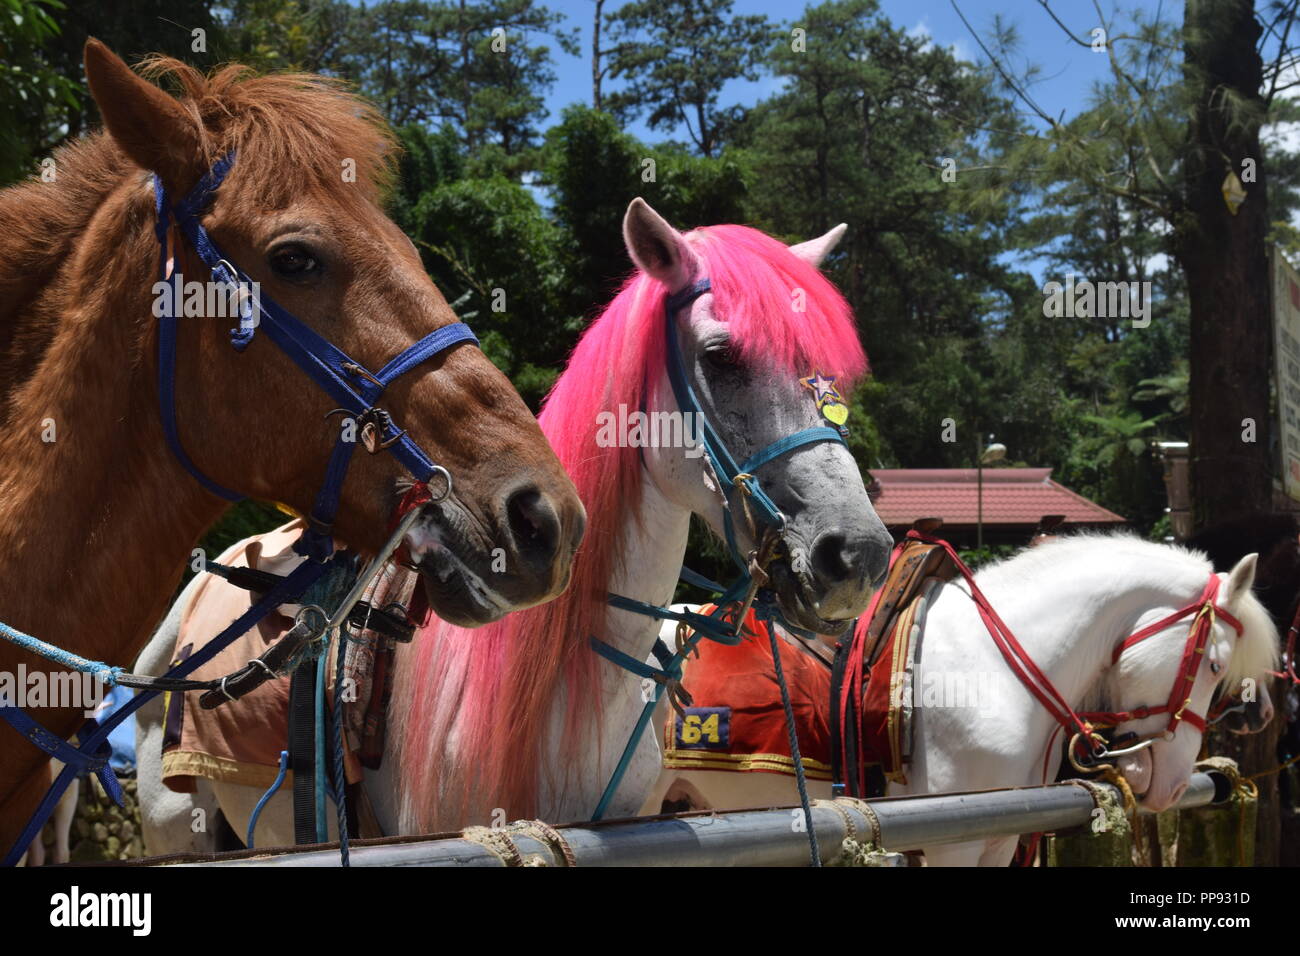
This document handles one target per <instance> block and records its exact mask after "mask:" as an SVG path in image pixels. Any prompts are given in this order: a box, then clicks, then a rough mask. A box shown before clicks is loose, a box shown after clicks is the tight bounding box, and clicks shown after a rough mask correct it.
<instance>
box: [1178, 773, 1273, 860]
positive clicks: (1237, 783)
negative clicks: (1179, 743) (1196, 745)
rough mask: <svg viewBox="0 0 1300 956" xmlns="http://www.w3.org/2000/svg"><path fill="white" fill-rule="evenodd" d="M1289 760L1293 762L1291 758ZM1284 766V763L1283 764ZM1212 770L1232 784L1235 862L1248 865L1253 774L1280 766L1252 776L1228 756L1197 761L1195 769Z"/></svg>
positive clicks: (1254, 789) (1256, 792)
mask: <svg viewBox="0 0 1300 956" xmlns="http://www.w3.org/2000/svg"><path fill="white" fill-rule="evenodd" d="M1291 762H1294V760H1292V761H1291ZM1283 766H1285V764H1284V765H1283ZM1202 768H1204V769H1206V770H1213V771H1216V772H1218V773H1221V774H1223V775H1224V776H1225V777H1227V778H1228V782H1229V783H1231V784H1232V796H1231V797H1230V798H1229V799H1230V800H1232V801H1233V802H1234V803H1236V804H1237V811H1238V812H1237V864H1238V865H1239V866H1250V862H1249V861H1248V860H1247V859H1246V819H1247V816H1248V815H1249V804H1250V801H1252V800H1254V801H1256V802H1258V800H1259V788H1258V787H1257V786H1255V776H1266V775H1267V774H1268V773H1275V772H1276V771H1277V770H1280V769H1281V767H1278V768H1276V769H1275V770H1270V771H1266V773H1264V774H1255V775H1254V776H1250V777H1244V776H1242V774H1241V770H1240V769H1239V768H1238V767H1237V762H1236V761H1235V760H1232V759H1230V758H1228V757H1207V758H1206V759H1205V760H1200V761H1197V763H1196V769H1197V770H1200V769H1202Z"/></svg>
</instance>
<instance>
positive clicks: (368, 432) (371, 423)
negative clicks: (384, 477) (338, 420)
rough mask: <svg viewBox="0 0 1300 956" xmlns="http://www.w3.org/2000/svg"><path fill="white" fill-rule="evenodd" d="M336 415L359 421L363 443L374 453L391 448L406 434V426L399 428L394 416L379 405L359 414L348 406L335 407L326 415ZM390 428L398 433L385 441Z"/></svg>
mask: <svg viewBox="0 0 1300 956" xmlns="http://www.w3.org/2000/svg"><path fill="white" fill-rule="evenodd" d="M334 415H346V416H347V417H349V418H351V419H352V420H353V421H355V422H356V423H357V425H358V426H359V427H360V434H361V444H362V445H364V446H365V449H366V451H368V452H370V454H372V455H377V454H379V452H381V451H383V450H384V449H386V448H391V447H392V446H393V445H395V444H397V443H398V442H399V441H400V440H401V439H402V436H404V435H405V434H406V430H405V429H404V428H398V427H397V426H396V425H394V424H393V416H392V415H390V414H388V412H387V411H385V410H384V409H382V408H380V407H379V406H378V405H371V406H370V407H369V408H367V409H366V410H365V411H363V412H361V413H359V414H354V413H353V412H351V411H349V410H348V409H346V408H335V409H333V410H331V411H329V412H327V413H326V414H325V417H326V418H327V419H328V418H331V417H333V416H334ZM390 428H391V429H394V430H395V431H396V432H397V434H395V435H394V436H393V437H392V438H389V439H387V440H386V441H385V440H384V439H383V435H384V433H385V432H387V431H388V430H389V429H390Z"/></svg>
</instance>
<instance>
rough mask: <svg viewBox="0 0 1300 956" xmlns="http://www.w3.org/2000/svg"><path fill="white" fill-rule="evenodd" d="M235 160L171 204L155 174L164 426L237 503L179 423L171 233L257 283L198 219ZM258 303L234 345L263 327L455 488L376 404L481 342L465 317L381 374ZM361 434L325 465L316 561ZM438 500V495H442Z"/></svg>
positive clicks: (390, 447)
mask: <svg viewBox="0 0 1300 956" xmlns="http://www.w3.org/2000/svg"><path fill="white" fill-rule="evenodd" d="M234 161H235V154H234V152H230V153H228V154H226V155H225V156H224V157H222V158H221V159H220V160H218V161H217V162H216V163H215V164H214V165H213V167H212V169H211V170H209V171H208V173H207V174H206V175H204V177H203V178H202V179H200V180H199V182H198V183H197V184H196V185H195V186H194V188H193V189H192V190H191V191H190V193H189V195H187V196H186V197H185V198H184V199H182V200H181V201H180V202H178V203H175V204H174V205H173V206H170V207H169V206H168V203H167V195H166V191H165V190H164V188H163V184H162V180H161V179H159V178H158V177H157V176H156V175H155V176H154V210H155V212H156V213H157V223H156V225H155V232H156V234H157V237H158V246H159V253H158V261H159V277H160V279H161V280H162V281H163V282H168V281H170V282H172V283H173V293H174V294H173V295H172V296H171V303H172V307H171V308H170V309H166V310H164V312H165V314H164V315H162V316H161V317H160V319H159V335H158V403H159V406H160V408H161V411H162V422H163V431H164V433H165V434H166V436H167V444H168V445H169V446H170V447H171V450H172V453H173V454H174V455H175V456H176V458H177V460H178V461H180V463H181V464H182V465H184V466H185V468H186V470H187V471H189V473H190V474H191V475H193V476H194V477H195V478H196V479H197V480H198V481H199V483H200V484H202V485H203V487H205V488H207V489H208V490H209V491H211V492H212V493H213V494H216V495H219V496H221V497H222V498H226V499H228V500H230V501H238V500H240V498H241V497H242V495H239V494H237V493H236V492H233V491H230V490H228V489H227V488H224V487H223V486H221V485H220V484H218V483H217V482H215V481H213V480H212V479H211V478H209V477H208V476H207V475H205V474H203V472H201V471H200V470H199V469H198V468H197V467H196V466H195V465H194V463H193V462H192V461H191V460H190V457H189V456H188V455H187V454H186V453H185V449H184V447H183V446H182V444H181V440H180V434H179V432H178V430H177V427H176V398H175V390H176V303H178V302H179V301H180V298H181V297H180V294H179V289H177V287H176V283H177V280H178V278H179V272H177V273H176V274H173V275H168V267H169V264H168V254H167V253H168V241H167V235H168V232H169V230H170V228H171V224H172V222H174V223H175V224H176V225H177V226H178V227H180V229H181V231H182V232H183V233H184V234H185V235H186V236H187V237H188V238H189V240H190V243H191V244H192V245H193V246H194V250H195V251H196V252H197V253H198V255H199V258H200V259H202V260H203V262H204V264H205V265H207V267H208V268H209V269H210V270H211V272H212V278H213V280H214V281H217V282H225V283H233V284H245V283H249V282H251V281H252V280H251V279H249V277H248V275H247V274H246V273H244V272H242V271H241V270H240V269H239V268H238V267H237V266H235V265H234V264H232V263H231V261H230V259H229V258H227V257H226V255H225V254H224V253H223V252H222V251H221V249H220V248H219V247H218V246H217V244H216V243H215V242H213V241H212V237H211V236H209V235H208V232H207V230H206V229H204V228H203V224H202V223H201V222H200V221H199V217H200V215H201V214H202V213H203V212H204V211H205V210H206V208H207V206H208V204H209V202H210V201H211V199H212V196H213V195H214V194H215V193H216V191H217V189H218V188H219V187H220V186H221V182H222V180H224V179H225V178H226V174H227V173H229V172H230V168H231V166H232V165H233V164H234ZM257 304H258V311H260V313H261V314H260V316H257V315H254V314H253V300H252V299H249V298H245V299H243V300H242V304H241V315H240V322H239V327H238V328H235V329H231V330H230V344H231V345H232V346H234V348H235V350H236V351H240V352H242V351H243V350H244V349H245V348H247V347H248V345H249V343H250V342H252V340H253V336H254V334H255V333H256V331H257V329H258V328H261V329H262V330H263V332H264V334H265V335H266V336H267V338H269V339H270V340H271V341H272V342H274V343H275V344H276V345H277V346H278V347H279V348H280V350H281V351H282V352H284V353H285V354H286V355H287V356H289V358H291V359H293V361H294V363H295V364H297V366H298V367H299V368H301V369H302V370H303V372H305V373H306V374H307V377H308V378H310V379H311V380H312V381H313V382H315V383H316V384H317V385H319V386H320V387H321V388H322V389H324V390H325V392H326V393H327V394H328V395H329V396H330V398H332V399H333V400H334V401H336V402H338V403H339V406H340V408H341V410H342V411H344V412H345V413H346V414H347V415H348V416H349V417H351V418H352V419H354V420H355V422H356V424H357V426H358V428H360V427H361V426H363V425H369V426H371V427H373V429H374V431H375V433H376V441H377V446H378V447H379V448H382V449H384V450H387V451H388V452H389V453H391V454H392V455H393V457H395V458H396V459H397V460H398V461H399V462H401V464H402V465H403V467H405V468H406V470H407V471H409V472H410V473H411V475H412V477H414V478H415V479H416V480H417V481H421V482H427V481H428V480H429V479H430V478H431V477H433V475H435V474H439V475H441V477H442V479H443V480H444V481H445V482H446V491H445V492H444V494H443V496H442V497H445V496H446V494H449V493H450V491H451V476H450V474H448V473H447V471H446V469H444V468H442V467H441V466H440V465H435V464H434V463H433V461H432V460H431V459H430V458H429V456H428V455H426V454H425V453H424V452H423V451H422V450H421V449H420V446H419V445H417V444H416V443H415V442H414V441H412V440H411V438H410V436H409V435H407V434H406V433H405V432H404V431H401V430H399V429H396V427H395V426H394V425H393V423H392V419H391V417H390V416H389V415H388V413H387V412H385V411H384V410H383V409H381V408H379V406H378V405H376V404H375V403H376V402H377V401H378V400H379V397H380V396H381V395H382V394H383V392H384V389H386V388H387V387H388V386H389V385H391V384H392V383H393V381H394V380H395V379H397V378H398V377H400V376H401V375H404V374H405V373H407V372H409V371H411V370H412V369H414V368H416V367H417V366H419V365H420V364H421V363H423V362H425V361H427V360H429V359H431V358H433V357H434V356H436V355H438V354H440V353H442V352H444V351H446V350H447V349H449V348H451V347H452V346H453V345H458V344H459V343H461V342H472V343H474V344H475V345H477V344H478V339H477V338H476V337H475V335H474V333H473V332H472V331H470V328H469V326H467V325H466V324H465V323H464V322H453V323H451V324H450V325H444V326H443V327H441V328H439V329H435V330H434V331H432V332H430V333H429V334H428V335H426V336H424V338H422V339H420V340H419V341H418V342H416V343H415V344H414V345H412V346H411V347H410V348H408V349H406V350H405V351H404V352H402V353H401V354H399V355H397V356H396V357H395V358H393V359H392V360H391V361H390V362H388V364H386V365H385V366H384V367H383V368H381V369H380V370H379V371H378V372H374V373H371V372H370V371H368V370H367V369H366V367H365V366H364V365H362V364H361V363H360V362H356V361H354V360H353V359H352V358H351V357H350V356H349V355H348V354H347V353H346V352H344V351H342V350H341V349H339V348H337V347H335V346H334V345H332V344H331V343H329V342H328V341H326V340H325V339H323V338H322V337H321V336H320V335H318V334H317V333H316V332H314V331H313V330H312V329H310V328H308V327H307V326H306V325H305V324H303V323H302V322H301V321H300V320H299V319H297V318H296V317H295V316H293V315H292V314H291V313H289V312H288V311H287V310H285V309H284V308H283V307H282V306H280V305H279V304H277V303H276V302H275V301H274V300H273V299H271V298H270V297H269V296H260V297H259V298H258V303H257ZM355 439H356V435H355V434H354V435H352V436H350V437H349V436H348V433H347V430H346V429H340V434H339V439H338V441H336V442H335V444H334V451H333V453H332V454H331V455H330V459H329V464H328V465H327V466H326V469H325V481H324V483H323V485H322V486H321V489H320V492H319V494H318V495H317V497H316V503H315V506H314V507H313V508H312V511H311V514H310V515H308V529H307V531H305V532H304V534H303V539H304V540H303V542H302V548H300V553H304V554H309V555H310V556H311V557H312V558H314V559H315V560H317V561H321V560H324V559H325V558H326V557H328V555H329V553H330V551H331V550H332V542H331V539H330V529H331V528H332V527H333V524H334V519H335V516H336V515H337V513H338V505H339V495H340V493H341V491H342V489H343V479H344V477H345V476H346V475H347V470H348V465H349V464H350V463H351V460H352V452H353V451H354V450H355V447H356V444H357V442H356V440H355ZM435 500H438V498H437V497H435Z"/></svg>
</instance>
